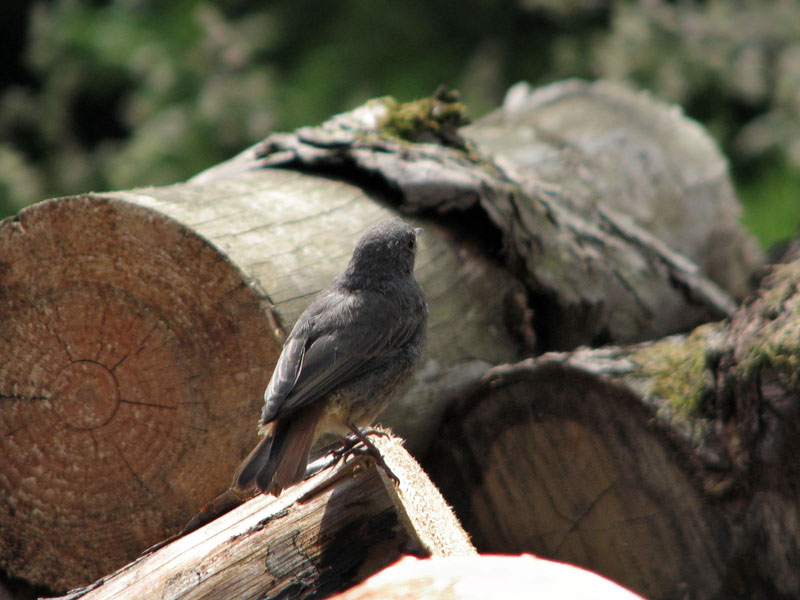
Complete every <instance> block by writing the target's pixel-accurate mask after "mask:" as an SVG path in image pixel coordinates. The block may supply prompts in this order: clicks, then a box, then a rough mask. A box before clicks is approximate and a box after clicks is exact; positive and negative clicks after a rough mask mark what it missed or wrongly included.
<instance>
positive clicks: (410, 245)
mask: <svg viewBox="0 0 800 600" xmlns="http://www.w3.org/2000/svg"><path fill="white" fill-rule="evenodd" d="M416 245H417V240H416V238H413V237H412V238H409V240H408V249H409V250H413V249H414V246H416Z"/></svg>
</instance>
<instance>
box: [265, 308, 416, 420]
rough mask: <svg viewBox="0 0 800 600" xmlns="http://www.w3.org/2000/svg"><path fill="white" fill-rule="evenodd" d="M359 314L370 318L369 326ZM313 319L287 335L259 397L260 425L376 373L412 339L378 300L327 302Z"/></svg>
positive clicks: (395, 314)
mask: <svg viewBox="0 0 800 600" xmlns="http://www.w3.org/2000/svg"><path fill="white" fill-rule="evenodd" d="M360 314H369V315H370V318H369V321H368V324H365V323H363V322H362V319H360V318H359V316H360ZM303 317H306V315H305V314H304V315H303ZM316 317H317V318H316V319H311V318H309V319H305V320H304V323H306V324H307V326H302V325H301V327H300V331H299V332H298V335H295V331H294V330H293V331H292V335H291V337H290V339H289V341H288V342H287V344H286V346H285V347H284V350H283V352H282V353H281V357H280V358H279V359H278V364H277V365H276V367H275V372H274V373H273V375H272V379H271V380H270V383H269V386H268V387H267V391H266V392H265V394H264V403H265V404H264V410H263V412H262V422H264V423H266V422H268V421H271V420H273V419H276V418H279V417H282V416H285V415H287V414H289V413H291V412H293V411H294V410H296V409H297V408H299V407H301V406H304V405H306V404H308V403H309V402H313V401H314V400H316V399H317V398H320V397H321V396H323V395H325V394H327V393H328V392H330V391H331V390H333V389H335V388H336V387H338V386H340V385H342V384H343V383H345V382H347V381H348V380H350V379H352V378H353V377H356V376H358V375H360V374H361V373H364V372H366V371H369V370H371V369H373V368H376V367H377V366H379V365H381V364H382V363H384V362H385V361H386V360H387V359H388V357H389V356H390V355H391V353H392V352H393V351H394V350H396V349H397V348H398V347H400V346H401V345H402V344H403V343H404V341H405V339H407V338H408V337H409V336H410V335H411V334H413V328H410V327H407V326H404V324H402V323H400V322H399V321H400V319H399V318H398V317H399V315H398V310H397V307H396V305H395V304H394V303H393V302H391V301H386V300H384V299H382V298H370V299H367V300H364V299H363V298H362V299H360V301H359V302H358V303H357V304H353V303H352V302H350V304H348V300H347V299H344V298H343V299H342V301H341V302H337V303H333V304H331V303H330V302H329V303H328V304H327V305H326V310H325V311H324V312H323V313H320V314H319V315H316ZM311 323H314V324H313V325H311ZM404 329H408V330H409V331H408V332H405V331H403V330H404Z"/></svg>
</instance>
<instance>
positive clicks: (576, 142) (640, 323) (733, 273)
mask: <svg viewBox="0 0 800 600" xmlns="http://www.w3.org/2000/svg"><path fill="white" fill-rule="evenodd" d="M459 107H460V105H458V104H457V102H455V98H454V97H453V96H452V95H451V94H448V93H446V92H440V93H439V95H438V96H437V97H436V98H433V99H424V100H421V101H419V102H417V103H415V104H412V105H411V106H408V105H404V106H399V107H398V106H397V104H396V103H395V102H394V101H393V100H392V99H379V100H375V101H372V102H370V103H367V104H366V105H365V106H363V107H361V108H359V109H357V110H355V111H353V112H351V113H347V114H345V115H339V116H337V117H335V118H333V119H331V120H330V121H328V122H327V123H325V124H323V125H322V126H320V127H317V128H303V129H301V130H298V131H297V132H296V133H294V134H278V135H274V136H271V137H269V138H267V140H265V141H264V142H263V143H261V144H259V145H257V146H255V147H253V148H251V149H249V150H247V151H245V152H243V153H242V154H241V155H239V156H238V157H236V158H234V159H232V160H231V161H229V162H228V163H223V164H222V165H219V166H217V167H214V168H212V169H210V170H209V171H207V172H205V173H202V174H201V175H199V176H198V177H197V178H196V180H197V181H212V180H215V179H217V178H224V177H230V176H231V175H232V174H236V173H238V172H242V171H247V170H249V169H256V168H262V167H275V166H289V167H293V168H300V169H303V170H307V171H317V172H323V173H324V172H330V170H335V169H338V170H345V171H351V172H354V175H353V176H354V177H360V178H366V179H367V180H368V181H374V180H375V179H377V180H378V181H381V182H384V183H385V185H387V186H389V188H390V189H395V190H397V191H399V192H400V194H401V199H400V200H401V202H402V205H401V206H403V207H404V208H405V210H410V211H416V212H419V211H423V212H433V211H435V212H436V213H437V214H438V215H441V216H445V217H447V218H449V219H450V221H451V222H452V221H456V222H458V221H462V222H463V221H466V222H468V223H469V225H470V230H471V231H472V235H475V233H474V232H475V231H476V230H477V231H480V232H481V235H482V238H483V245H484V247H486V248H489V249H490V250H494V251H495V252H497V253H498V254H501V255H502V256H503V257H504V259H505V262H506V264H507V266H508V267H509V268H510V270H511V271H512V272H513V273H515V274H516V275H517V276H518V277H519V278H520V280H521V281H522V282H523V283H524V284H525V286H526V291H527V294H528V296H529V308H530V309H531V312H532V329H533V331H534V332H535V334H536V338H537V341H538V349H539V350H540V351H542V350H554V349H555V350H557V349H571V348H574V347H576V346H577V345H579V344H590V345H601V344H607V343H629V342H635V341H642V340H648V339H655V338H660V337H663V336H664V335H668V334H672V333H676V332H680V331H687V330H688V329H691V328H692V327H694V326H696V325H698V324H700V323H703V322H707V321H709V320H714V319H718V318H721V317H723V316H726V315H728V314H730V313H731V312H733V310H734V309H735V302H734V300H733V297H740V296H742V295H743V294H744V292H745V290H746V286H747V277H748V275H749V274H750V273H751V272H752V270H753V269H754V268H755V267H756V266H757V265H758V264H759V263H760V260H761V257H760V253H759V251H758V249H757V247H756V245H755V243H754V241H753V240H752V238H751V237H750V236H749V235H748V234H746V233H745V232H744V231H743V229H742V228H741V226H740V225H739V223H738V214H739V205H738V203H737V201H736V198H735V196H734V194H733V189H732V186H731V183H730V180H729V178H728V174H727V168H726V163H725V160H724V158H723V157H722V156H721V155H720V153H719V151H718V150H717V148H716V147H715V146H714V144H713V142H712V141H711V140H710V138H709V137H708V136H707V135H706V134H705V133H704V132H703V131H702V130H701V129H700V128H699V127H698V125H697V124H696V123H694V122H692V121H689V120H688V119H686V118H685V117H684V116H683V115H682V114H681V113H680V112H679V110H677V109H676V108H675V107H669V106H667V105H664V104H662V103H660V102H657V101H656V100H655V99H653V98H651V97H649V96H646V95H643V94H635V93H633V92H631V91H629V90H627V89H625V88H622V87H620V86H617V85H613V84H609V83H604V82H599V83H596V84H587V83H583V82H579V81H567V82H561V83H557V84H553V85H552V86H548V87H547V88H543V89H541V90H538V91H535V92H533V91H531V90H529V89H528V88H526V87H525V86H518V87H517V88H515V89H513V90H511V91H510V92H509V96H508V98H507V100H506V102H505V104H504V106H503V107H502V108H501V109H499V110H498V111H496V112H494V113H492V114H490V115H487V116H486V117H485V118H483V119H481V120H479V121H478V122H476V123H475V124H473V125H471V126H469V127H464V128H461V129H457V127H455V125H458V124H460V121H459V120H458V116H460V112H459V110H460V108H459ZM461 108H463V107H461ZM398 131H399V132H401V134H402V137H396V136H394V135H386V132H391V133H392V134H394V133H396V132H398ZM423 142H424V143H423ZM431 142H436V143H431ZM440 218H441V217H440ZM714 282H716V283H714Z"/></svg>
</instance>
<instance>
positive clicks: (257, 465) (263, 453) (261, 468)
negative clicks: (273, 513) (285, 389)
mask: <svg viewBox="0 0 800 600" xmlns="http://www.w3.org/2000/svg"><path fill="white" fill-rule="evenodd" d="M321 404H322V403H319V402H315V403H312V404H311V405H308V406H304V407H303V408H301V409H299V410H298V411H296V412H295V413H294V414H292V415H291V416H289V417H284V418H283V419H279V420H278V421H276V422H275V425H274V428H273V433H272V435H271V436H267V437H265V438H264V439H263V440H261V441H260V442H259V443H258V445H257V446H256V447H255V448H253V450H252V452H250V454H248V455H247V458H245V459H244V461H243V462H242V464H241V466H240V467H239V469H238V470H237V471H236V474H235V475H234V476H233V484H232V486H231V487H233V488H234V489H237V490H246V489H249V488H250V487H251V486H252V485H253V484H255V485H256V486H257V487H258V489H259V490H261V491H262V492H266V493H269V494H274V495H275V496H278V495H280V493H281V491H282V490H283V489H284V488H287V487H289V486H290V485H292V484H295V483H297V482H298V481H302V480H303V476H304V475H305V472H306V466H307V465H308V454H309V452H310V451H311V445H312V444H313V443H314V440H315V439H316V433H317V423H318V422H319V419H320V416H321V415H322V410H321V409H322V406H321Z"/></svg>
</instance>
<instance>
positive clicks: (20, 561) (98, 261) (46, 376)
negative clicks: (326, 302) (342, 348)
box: [0, 196, 279, 590]
mask: <svg viewBox="0 0 800 600" xmlns="http://www.w3.org/2000/svg"><path fill="white" fill-rule="evenodd" d="M0 249H1V250H0V256H2V257H3V258H2V262H0V289H2V290H4V291H5V293H3V294H2V295H0V315H2V316H3V318H2V320H0V340H2V348H1V349H0V385H1V386H2V389H0V432H1V433H2V435H0V455H2V456H3V469H2V473H0V489H2V495H3V497H4V498H5V501H4V502H3V505H2V507H0V511H2V512H3V514H2V516H1V517H0V527H1V528H2V530H0V538H2V539H3V540H4V542H5V543H4V544H2V545H0V565H2V566H3V567H4V568H5V569H6V570H7V572H9V574H13V575H14V576H17V577H24V578H26V579H27V580H28V581H30V582H34V583H37V584H43V585H47V586H50V587H51V588H53V589H56V590H58V589H66V588H69V587H74V586H76V585H78V584H81V583H86V582H88V581H91V580H93V579H95V578H96V577H98V576H100V575H102V574H103V573H106V572H108V571H110V570H113V569H114V568H116V567H119V566H120V565H122V564H124V563H125V562H127V561H128V560H130V558H132V557H133V556H135V555H136V554H137V553H138V552H140V551H141V550H143V549H144V548H146V547H147V546H149V545H151V544H153V543H154V542H157V541H159V540H160V539H163V538H164V537H165V536H166V535H168V534H169V533H171V532H174V530H175V529H176V528H180V526H181V525H182V524H183V523H184V522H185V521H186V519H187V518H188V516H190V515H191V514H192V513H193V511H195V510H196V509H197V508H198V506H199V504H201V503H202V502H203V501H204V500H206V499H207V498H209V497H212V496H213V495H215V493H217V492H219V491H220V490H219V489H217V488H216V487H214V486H218V485H219V481H224V480H226V479H227V476H225V475H223V473H225V472H227V473H229V472H231V471H232V470H233V468H234V467H235V462H236V460H237V458H238V457H240V456H242V455H243V454H244V453H245V452H246V449H247V446H248V445H249V444H251V443H252V442H253V441H254V440H255V437H256V436H255V426H254V427H253V431H252V433H251V432H245V433H246V434H247V435H243V432H241V431H230V430H229V429H230V427H231V424H235V421H233V420H232V418H231V416H230V415H237V414H238V415H241V414H242V412H241V411H246V412H247V413H248V414H251V415H256V414H257V411H258V408H257V406H258V403H259V398H260V394H261V391H262V390H263V387H264V385H265V383H266V378H267V376H268V374H269V365H270V363H271V362H272V361H274V360H275V358H276V356H277V352H278V351H279V343H278V342H277V341H276V340H275V338H274V336H272V335H271V330H270V325H269V322H268V318H267V316H266V315H265V313H264V311H263V308H262V306H261V303H260V301H259V300H258V297H257V295H256V294H255V293H254V292H253V291H252V290H251V289H250V288H249V286H248V284H247V282H246V281H245V280H244V278H243V277H242V275H241V273H240V272H239V271H238V270H237V269H236V268H235V267H234V266H233V265H232V264H231V263H230V262H228V261H227V260H226V259H225V258H224V257H223V256H222V255H221V254H220V253H219V252H218V251H217V250H216V249H215V248H214V247H212V246H211V245H210V244H208V243H207V242H206V241H205V240H203V239H202V238H200V237H199V236H197V235H195V234H193V233H190V232H188V231H187V230H186V229H185V228H183V227H182V226H180V225H179V224H178V223H177V222H175V221H172V220H170V219H167V218H164V217H163V216H160V215H157V214H155V213H151V212H150V211H148V210H146V209H142V208H140V207H136V206H134V205H131V204H128V203H125V202H120V201H117V200H108V199H104V198H101V197H94V196H83V197H79V198H72V199H60V200H52V201H49V202H45V203H41V204H38V205H35V206H34V207H32V208H30V209H28V210H26V211H23V212H22V213H21V214H20V215H19V217H18V218H17V219H15V220H9V221H6V222H4V223H3V224H2V225H0ZM198 324H199V326H198ZM222 406H224V410H223V409H222ZM221 415H224V417H222V416H221ZM215 417H220V418H215ZM233 445H236V447H233ZM76 547H81V548H83V550H82V551H80V552H75V551H74V548H76ZM89 557H91V558H89Z"/></svg>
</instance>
